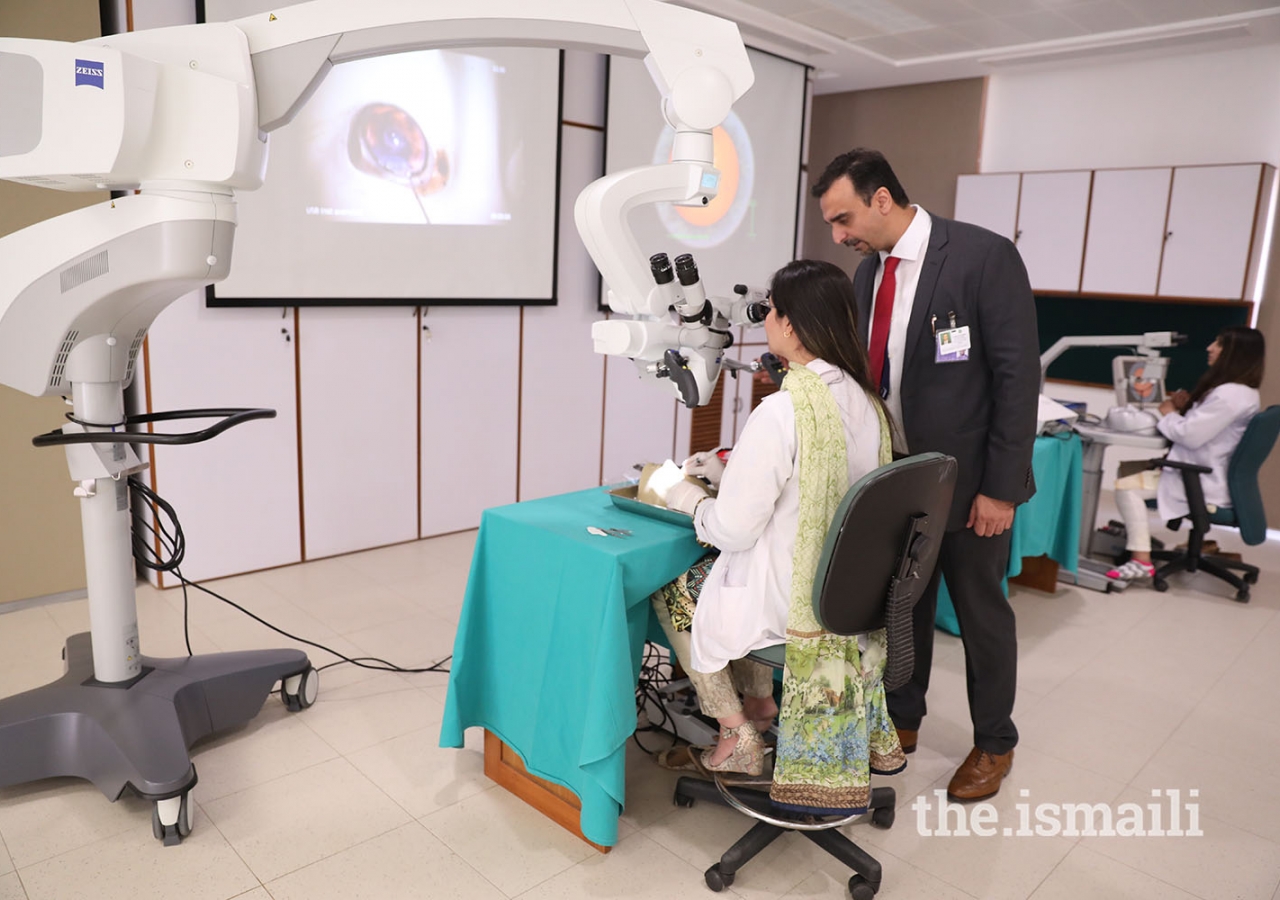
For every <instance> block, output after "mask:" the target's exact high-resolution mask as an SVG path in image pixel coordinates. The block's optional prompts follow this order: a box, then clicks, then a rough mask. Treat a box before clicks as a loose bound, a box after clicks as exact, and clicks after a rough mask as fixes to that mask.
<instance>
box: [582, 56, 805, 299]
mask: <svg viewBox="0 0 1280 900" xmlns="http://www.w3.org/2000/svg"><path fill="white" fill-rule="evenodd" d="M745 46H746V48H747V49H748V50H751V51H752V52H754V53H762V54H764V55H765V56H772V57H773V58H774V59H780V60H782V61H783V62H788V63H791V64H792V65H795V66H800V67H801V68H802V69H804V77H803V78H802V79H801V80H800V82H801V87H800V144H799V150H798V154H797V155H798V159H797V164H796V215H795V222H794V223H793V224H792V231H791V258H792V259H795V258H796V254H797V253H798V252H799V250H800V215H801V212H802V211H803V210H804V197H803V196H802V192H803V191H804V188H805V175H806V174H808V173H807V171H806V166H805V159H804V152H805V135H806V134H808V133H809V80H810V77H811V76H810V73H812V71H813V66H811V65H809V64H808V63H802V62H799V61H798V60H794V59H792V58H791V57H789V56H783V55H782V54H781V53H774V52H773V51H772V50H762V49H761V48H759V47H754V46H752V45H751V44H746V45H745ZM612 74H613V54H611V53H607V54H605V58H604V128H603V131H604V140H603V141H602V142H601V144H602V149H601V151H600V171H601V172H602V173H604V174H606V175H607V174H608V165H609V109H610V107H611V106H612V105H613V104H612V103H610V102H609V83H610V78H611V76H612ZM596 281H597V283H598V285H599V287H598V292H597V295H596V310H597V312H606V313H611V312H613V311H614V310H613V308H612V307H610V306H609V302H608V300H606V299H605V285H604V276H603V275H601V274H600V272H599V270H597V271H596Z"/></svg>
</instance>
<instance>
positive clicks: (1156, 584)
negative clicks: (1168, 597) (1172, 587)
mask: <svg viewBox="0 0 1280 900" xmlns="http://www.w3.org/2000/svg"><path fill="white" fill-rule="evenodd" d="M1151 586H1152V587H1153V588H1155V589H1156V590H1157V591H1159V592H1160V593H1161V594H1163V593H1164V592H1165V591H1167V590H1169V582H1167V581H1165V580H1164V579H1163V578H1157V579H1155V580H1154V581H1152V582H1151Z"/></svg>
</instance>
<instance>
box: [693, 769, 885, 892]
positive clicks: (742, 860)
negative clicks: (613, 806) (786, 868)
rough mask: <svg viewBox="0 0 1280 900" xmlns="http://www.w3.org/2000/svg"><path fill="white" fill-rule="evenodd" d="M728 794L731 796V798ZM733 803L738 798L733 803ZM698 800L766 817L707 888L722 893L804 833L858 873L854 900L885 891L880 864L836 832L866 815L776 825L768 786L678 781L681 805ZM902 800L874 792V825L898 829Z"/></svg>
mask: <svg viewBox="0 0 1280 900" xmlns="http://www.w3.org/2000/svg"><path fill="white" fill-rule="evenodd" d="M726 795H728V796H726ZM729 798H732V799H729ZM698 800H706V801H708V802H710V803H719V804H721V805H723V806H734V805H735V804H734V802H733V801H734V800H736V801H737V803H738V804H741V805H742V806H746V807H747V808H749V809H751V810H754V811H755V812H756V813H757V814H758V815H763V816H766V818H763V819H761V820H760V821H758V822H756V824H755V825H753V826H752V827H751V830H750V831H748V832H747V833H746V834H744V835H743V836H742V837H740V838H739V839H738V841H737V843H735V844H734V845H733V846H732V847H730V848H729V849H728V850H726V851H725V852H724V853H723V854H722V855H721V857H720V861H719V862H718V863H716V864H715V865H713V866H712V867H711V868H709V869H707V871H706V873H705V875H704V877H705V878H706V882H707V887H709V888H711V890H713V891H716V892H719V891H722V890H724V889H725V888H727V887H729V886H730V885H731V884H733V879H734V876H735V875H736V874H737V872H738V870H739V869H741V868H742V867H743V866H744V865H746V864H747V863H748V862H750V861H751V860H752V858H754V857H755V856H756V854H758V853H759V852H760V851H761V850H763V849H764V848H765V847H768V846H769V845H770V844H772V843H773V842H774V841H775V840H777V838H778V837H780V836H781V835H782V833H783V832H785V831H798V832H800V833H801V834H803V835H804V836H805V837H807V838H808V839H809V840H811V841H813V842H814V843H815V844H817V845H818V846H819V847H821V848H822V849H823V850H825V851H827V852H828V853H830V854H831V855H832V856H834V857H835V858H836V859H838V860H840V862H842V863H844V864H845V865H846V866H848V867H849V868H851V869H853V871H854V873H855V874H854V875H853V876H852V877H851V878H850V879H849V894H850V896H852V897H853V900H871V898H872V897H874V896H875V895H876V893H877V892H878V891H879V890H880V879H881V869H880V863H879V862H878V861H876V859H874V858H873V857H872V856H871V855H870V854H869V853H867V852H866V851H865V850H863V849H862V848H861V847H859V846H858V845H857V844H855V843H854V842H853V841H851V840H849V839H848V838H847V837H845V836H844V835H843V834H841V833H840V832H838V831H836V830H835V829H836V828H837V827H839V826H841V825H846V824H848V823H850V822H854V821H856V820H858V819H860V818H862V817H863V816H864V815H865V813H860V814H858V815H856V816H849V817H846V818H840V819H832V820H829V821H822V822H812V821H800V820H799V819H795V820H780V819H779V820H772V821H771V817H772V816H776V815H778V814H777V813H776V812H774V811H773V807H772V803H771V801H770V800H769V787H768V785H767V784H765V785H762V786H761V787H760V788H752V787H738V786H731V785H726V784H724V782H723V781H721V780H720V779H718V778H717V780H716V781H704V780H702V779H701V778H692V777H690V776H684V777H682V778H681V779H680V780H679V781H678V782H676V793H675V802H676V805H677V806H685V807H688V806H693V804H694V803H695V802H696V801H698ZM896 800H897V798H896V796H895V794H894V790H893V788H889V787H883V788H875V789H874V790H872V792H871V804H870V808H869V811H870V813H871V824H872V825H875V826H876V827H878V828H889V827H890V826H891V825H893V819H894V804H895V803H896Z"/></svg>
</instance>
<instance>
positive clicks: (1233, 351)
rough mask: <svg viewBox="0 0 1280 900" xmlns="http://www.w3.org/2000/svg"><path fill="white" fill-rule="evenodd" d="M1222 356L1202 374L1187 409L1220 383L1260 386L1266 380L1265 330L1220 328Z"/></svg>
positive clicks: (1242, 327)
mask: <svg viewBox="0 0 1280 900" xmlns="http://www.w3.org/2000/svg"><path fill="white" fill-rule="evenodd" d="M1217 340H1218V360H1217V362H1215V363H1214V364H1213V365H1211V366H1210V367H1209V370H1208V371H1207V372H1205V373H1204V374H1203V375H1201V376H1200V380H1199V381H1198V382H1196V387H1195V390H1193V391H1192V392H1191V397H1190V398H1189V399H1188V400H1187V406H1186V408H1187V409H1190V408H1191V407H1193V406H1195V405H1196V404H1197V403H1199V402H1200V401H1201V400H1203V399H1204V397H1205V395H1206V394H1208V393H1209V392H1210V391H1211V390H1213V389H1214V388H1216V387H1217V386H1218V385H1220V384H1244V385H1248V386H1249V387H1251V388H1256V387H1258V386H1260V385H1261V384H1262V373H1263V370H1264V368H1265V364H1266V360H1267V342H1266V339H1265V338H1264V337H1263V336H1262V332H1261V331H1258V329H1256V328H1248V327H1246V326H1244V325H1230V326H1228V327H1226V328H1224V329H1222V331H1220V332H1218V338H1217Z"/></svg>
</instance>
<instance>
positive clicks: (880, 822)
mask: <svg viewBox="0 0 1280 900" xmlns="http://www.w3.org/2000/svg"><path fill="white" fill-rule="evenodd" d="M893 817H894V809H893V807H892V806H882V807H880V808H879V809H873V810H872V811H871V824H872V825H874V826H876V827H877V828H892V827H893Z"/></svg>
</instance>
